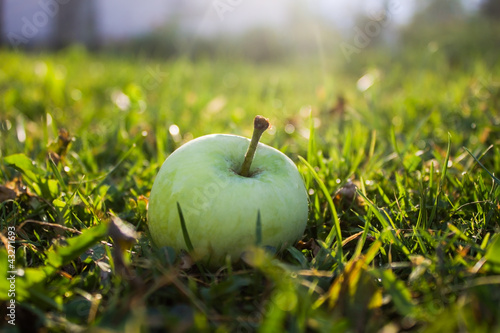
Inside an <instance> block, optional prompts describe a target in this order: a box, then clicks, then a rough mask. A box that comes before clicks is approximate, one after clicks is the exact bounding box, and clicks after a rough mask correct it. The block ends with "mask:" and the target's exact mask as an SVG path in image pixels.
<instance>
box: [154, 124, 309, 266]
mask: <svg viewBox="0 0 500 333" xmlns="http://www.w3.org/2000/svg"><path fill="white" fill-rule="evenodd" d="M259 117H260V116H257V117H256V118H255V122H254V124H255V130H254V135H253V137H252V141H250V140H248V139H247V138H244V137H240V136H235V135H227V134H213V135H206V136H202V137H199V138H197V139H195V140H192V141H190V142H188V143H186V144H184V145H183V146H181V147H180V148H179V149H177V150H176V151H174V152H173V153H172V154H171V155H170V156H169V157H168V158H167V159H166V160H165V162H164V163H163V165H162V167H161V169H160V171H159V173H158V175H157V177H156V179H155V182H154V184H153V188H152V190H151V196H150V199H149V208H148V224H149V230H150V234H151V237H152V239H153V241H154V243H155V244H156V245H157V246H170V247H172V248H174V249H176V250H178V251H179V250H187V246H186V242H185V239H184V237H183V232H182V227H181V222H180V218H179V213H178V210H177V203H179V205H180V207H181V208H182V212H183V216H184V220H185V224H186V228H187V231H188V234H189V238H190V240H191V243H192V245H193V248H194V253H191V255H192V256H193V258H194V259H195V260H202V261H203V262H205V263H207V264H209V265H210V266H214V265H221V264H223V263H224V262H225V258H226V256H227V255H230V256H231V260H232V261H237V260H238V259H239V258H240V255H241V253H242V252H243V251H245V250H246V249H247V248H248V247H249V246H252V245H254V244H255V243H256V239H257V238H256V237H257V232H256V230H257V228H256V225H257V215H258V212H259V211H260V217H261V237H262V238H261V245H263V246H272V247H275V248H277V249H282V248H284V247H286V246H289V245H292V244H293V243H294V242H295V241H296V240H298V239H299V238H300V237H301V236H302V235H303V233H304V229H305V227H306V223H307V217H308V198H307V193H306V189H305V186H304V182H303V180H302V177H301V175H300V174H299V172H298V170H297V167H296V166H295V164H294V163H293V162H292V161H291V160H290V159H289V158H288V157H287V156H286V155H285V154H283V153H281V152H280V151H278V150H276V149H274V148H272V147H269V146H267V145H265V144H262V143H259V142H258V141H259V138H260V135H261V134H262V133H263V132H264V131H265V129H266V128H267V127H268V126H269V123H268V121H267V119H265V118H263V117H260V118H259ZM247 148H248V150H247ZM245 152H246V154H245Z"/></svg>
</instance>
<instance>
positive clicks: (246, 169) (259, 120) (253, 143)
mask: <svg viewBox="0 0 500 333" xmlns="http://www.w3.org/2000/svg"><path fill="white" fill-rule="evenodd" d="M269 125H270V123H269V119H267V118H264V117H262V116H256V117H255V119H254V120H253V134H252V139H251V140H250V145H248V149H247V152H246V154H245V160H244V161H243V165H242V166H241V171H240V176H243V177H249V175H250V166H251V165H252V161H253V157H254V155H255V151H256V150H257V145H258V144H259V140H260V137H261V136H262V134H263V133H264V132H265V131H266V129H268V128H269Z"/></svg>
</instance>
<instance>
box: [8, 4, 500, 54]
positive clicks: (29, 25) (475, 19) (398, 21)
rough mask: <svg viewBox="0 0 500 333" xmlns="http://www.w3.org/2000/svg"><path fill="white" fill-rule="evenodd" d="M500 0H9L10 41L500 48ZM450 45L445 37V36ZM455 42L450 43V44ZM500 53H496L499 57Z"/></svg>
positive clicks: (175, 49)
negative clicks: (497, 25) (497, 22)
mask: <svg viewBox="0 0 500 333" xmlns="http://www.w3.org/2000/svg"><path fill="white" fill-rule="evenodd" d="M499 17H500V1H498V0H469V1H465V0H462V1H459V0H424V1H415V0H408V1H401V0H355V1H335V2H333V1H326V0H323V1H314V2H312V1H304V0H275V1H272V2H268V1H264V0H258V1H245V0H213V1H199V0H192V1H181V0H166V1H162V0H145V1H141V2H138V1H133V0H106V1H104V0H87V1H77V0H23V1H17V0H0V19H1V22H0V23H1V24H0V36H1V43H2V44H3V45H4V46H7V47H11V48H22V49H28V50H40V49H61V48H64V47H66V46H68V45H71V44H75V43H78V44H82V45H84V46H85V47H86V48H87V49H89V50H115V51H119V52H131V53H140V54H142V55H146V56H159V57H172V56H176V55H179V54H184V55H186V54H187V55H190V56H199V55H204V56H206V55H215V56H228V57H235V56H238V57H240V56H243V57H246V58H250V59H253V60H258V61H263V60H273V59H280V58H282V57H284V56H286V55H294V56H297V55H303V54H313V55H318V54H320V53H323V54H328V55H329V56H335V57H341V58H342V60H345V61H347V62H351V60H353V59H352V58H354V57H355V56H356V55H358V54H359V53H360V49H363V48H367V47H372V48H373V47H375V46H377V45H380V44H383V46H384V47H386V48H389V49H390V50H397V48H398V47H405V45H406V44H407V43H409V42H411V43H415V42H416V41H417V40H419V41H423V43H424V44H425V45H422V46H424V47H430V48H431V49H433V48H434V49H435V48H437V47H441V46H443V47H444V48H445V49H446V51H447V52H450V55H449V56H450V57H453V56H454V55H453V54H452V53H453V52H454V51H453V47H452V46H451V45H452V44H453V45H455V46H456V48H460V49H463V46H464V45H456V42H457V41H458V40H460V43H461V44H466V46H467V47H466V49H469V51H470V52H482V51H481V48H482V47H484V45H489V46H491V47H493V48H494V50H495V51H496V50H497V47H498V45H499V44H500V43H499V34H498V29H496V30H495V29H493V28H492V27H491V25H490V21H495V20H498V18H499ZM440 43H441V44H442V45H439V44H440ZM448 48H451V49H448ZM492 56H494V57H496V54H495V55H492Z"/></svg>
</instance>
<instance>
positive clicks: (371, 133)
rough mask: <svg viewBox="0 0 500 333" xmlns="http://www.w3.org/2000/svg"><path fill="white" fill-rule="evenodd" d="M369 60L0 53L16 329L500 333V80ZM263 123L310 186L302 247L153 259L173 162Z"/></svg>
mask: <svg viewBox="0 0 500 333" xmlns="http://www.w3.org/2000/svg"><path fill="white" fill-rule="evenodd" d="M363 52H366V53H367V55H370V54H373V56H374V58H373V61H372V62H369V63H366V64H363V65H359V64H358V65H359V66H357V67H356V66H355V65H353V64H351V65H349V66H344V63H343V60H342V59H331V60H330V61H328V62H327V63H326V64H325V63H322V62H320V61H317V60H318V59H305V60H302V61H298V60H297V59H296V60H293V59H291V60H287V61H284V62H282V63H280V64H278V63H262V64H255V63H252V62H247V61H243V60H213V59H212V60H208V59H207V60H203V59H198V60H196V61H193V60H189V59H183V58H179V59H172V60H168V61H159V60H147V59H144V58H130V57H126V56H124V57H122V58H120V57H116V56H114V57H112V56H107V55H105V54H100V55H91V54H87V53H86V52H85V51H82V50H81V49H78V48H73V49H69V50H66V51H64V52H60V53H56V54H39V55H34V54H31V55H30V54H22V53H16V52H13V51H5V50H4V51H0V58H1V59H2V67H1V69H0V95H1V96H2V99H1V102H0V111H1V112H0V126H1V132H0V134H1V137H0V154H1V158H2V160H1V164H0V170H1V177H2V180H1V182H0V184H1V185H2V186H6V187H8V188H11V189H14V192H10V191H9V190H7V189H5V187H3V188H2V191H1V192H0V195H1V197H0V198H1V200H0V222H1V230H2V231H3V235H4V237H2V240H3V241H4V244H5V246H7V238H6V237H8V232H7V230H8V226H15V228H16V239H15V247H16V258H15V266H16V268H17V272H18V276H17V277H16V300H17V301H18V303H17V308H16V326H15V327H12V326H10V325H7V324H5V325H4V327H6V329H8V331H12V332H15V331H16V329H17V330H19V331H22V330H28V331H36V330H39V329H42V328H45V329H47V330H49V331H71V332H77V331H83V330H86V329H91V330H101V331H106V332H115V331H116V332H122V331H130V332H137V331H140V330H142V331H152V332H154V331H162V330H168V331H218V332H225V331H236V332H247V331H256V330H257V331H261V332H279V331H283V330H286V331H291V332H303V331H308V332H332V331H334V332H342V331H349V332H375V331H379V330H382V329H383V330H384V331H385V330H388V331H394V330H411V331H426V332H436V331H441V332H457V331H467V332H488V331H497V330H499V329H500V321H499V319H498V318H500V307H498V304H499V302H500V288H499V284H500V238H499V237H498V236H497V233H498V230H499V227H500V225H499V221H500V201H499V197H500V186H499V183H498V171H499V170H500V151H499V150H500V148H499V147H500V146H499V137H500V136H499V133H500V130H499V126H500V115H499V113H498V110H499V107H500V83H499V82H500V76H499V75H498V73H500V71H499V69H500V68H499V65H498V63H497V65H496V67H493V68H492V67H491V66H490V65H488V64H486V63H485V62H483V61H481V59H480V58H477V59H468V60H467V61H468V66H465V67H464V69H457V68H455V67H453V66H451V65H450V64H449V62H448V60H447V59H446V57H444V56H442V55H441V54H440V53H439V52H437V53H430V52H427V51H426V50H425V51H414V52H413V51H408V55H402V56H401V58H390V57H386V58H385V59H384V58H380V57H378V56H377V55H376V54H375V53H374V51H371V50H364V51H363ZM370 52H373V53H370ZM415 52H421V55H420V57H416V55H415ZM367 58H368V57H367ZM405 59H406V60H405ZM408 59H411V63H412V66H411V67H408V62H409V61H410V60H408ZM324 66H327V68H325V67H324ZM366 74H367V75H368V76H366V77H365V78H366V79H368V80H372V81H373V84H372V86H370V87H369V88H368V89H366V90H364V91H360V90H359V89H357V87H356V83H357V81H358V79H360V78H361V77H362V76H363V75H366ZM339 96H343V97H344V98H345V100H346V103H345V105H344V106H341V105H338V104H337V100H338V97H339ZM335 105H337V108H334V107H335ZM332 110H336V111H332ZM256 114H262V115H265V116H267V117H269V118H270V119H271V122H272V124H273V126H274V129H273V130H272V131H268V133H267V134H264V136H263V138H262V141H263V142H264V143H266V144H269V145H271V146H274V147H276V148H278V149H280V150H282V151H283V152H285V153H286V154H287V155H288V156H290V157H291V158H292V159H293V160H294V161H295V162H296V164H297V166H298V168H299V171H300V172H301V174H302V175H303V177H304V181H305V183H306V186H307V188H308V190H309V194H310V215H309V221H308V225H307V229H306V231H305V234H304V236H303V238H302V242H301V243H300V244H298V245H297V246H295V247H290V248H288V249H287V250H285V251H283V252H282V253H278V254H273V253H271V252H272V251H271V252H270V251H266V250H264V249H260V248H256V249H255V250H254V251H253V252H251V253H249V254H248V256H247V257H246V260H245V262H240V263H236V264H231V263H230V262H228V263H227V265H226V266H225V267H224V268H222V269H220V270H218V271H215V272H214V271H209V270H208V269H207V268H206V267H203V265H191V264H188V263H187V262H186V261H185V258H180V257H178V256H177V254H176V253H175V252H174V251H173V250H172V249H170V248H155V247H154V246H153V245H152V243H151V241H150V239H149V237H148V231H147V201H148V199H147V198H148V196H149V192H150V190H151V187H152V184H153V181H154V178H155V175H156V173H157V171H158V170H159V167H160V166H161V164H162V163H163V161H164V159H165V158H166V157H167V156H168V155H169V154H170V153H171V152H172V151H174V150H175V149H176V148H177V147H179V146H180V145H181V144H183V143H184V142H186V141H189V140H190V139H192V138H194V137H198V136H201V135H205V134H209V133H217V132H223V133H232V134H238V135H244V136H247V137H249V136H250V135H251V130H252V125H251V124H252V119H253V117H254V116H255V115H256ZM173 125H175V126H177V127H174V126H173ZM176 128H178V129H179V133H177V132H176V131H175V129H176ZM62 129H64V130H65V131H63V130H62ZM495 177H496V178H495ZM121 221H127V222H128V223H129V224H125V225H123V224H122V223H121ZM130 228H132V229H135V231H136V232H137V235H135V236H136V237H137V241H131V239H130V237H131V236H134V233H133V232H132V231H131V230H129V229H130ZM7 254H8V253H7V250H6V248H2V250H0V260H1V262H2V264H1V265H0V267H1V271H0V275H1V277H0V299H1V300H2V302H5V303H3V304H4V305H5V306H4V305H2V310H1V311H2V312H1V313H2V316H3V315H4V314H5V313H6V312H5V309H6V305H7V302H8V301H9V300H10V297H9V296H8V289H9V284H8V282H7V280H6V277H7V274H8V273H7V271H6V268H7V265H5V263H7V262H8V257H7ZM2 324H4V323H2Z"/></svg>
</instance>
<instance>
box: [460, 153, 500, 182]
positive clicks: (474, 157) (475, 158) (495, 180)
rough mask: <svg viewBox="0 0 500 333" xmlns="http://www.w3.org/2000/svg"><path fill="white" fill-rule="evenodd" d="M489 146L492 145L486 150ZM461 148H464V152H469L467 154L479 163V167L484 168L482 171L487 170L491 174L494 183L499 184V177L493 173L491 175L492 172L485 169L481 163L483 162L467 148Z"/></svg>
mask: <svg viewBox="0 0 500 333" xmlns="http://www.w3.org/2000/svg"><path fill="white" fill-rule="evenodd" d="M491 147H492V146H490V147H489V148H488V149H487V151H488V150H490V148H491ZM463 148H464V149H465V151H466V152H468V153H469V155H470V156H472V158H473V159H474V160H475V161H476V162H477V164H479V165H480V166H481V168H483V170H484V171H486V172H487V173H488V174H489V175H490V176H491V178H493V181H494V182H495V184H497V185H500V179H498V178H497V177H495V176H494V175H493V174H492V173H491V172H490V171H489V170H488V169H486V167H485V166H484V165H483V163H481V162H479V159H478V158H477V157H476V156H474V155H473V154H472V153H471V152H470V151H469V149H467V148H466V147H463Z"/></svg>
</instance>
